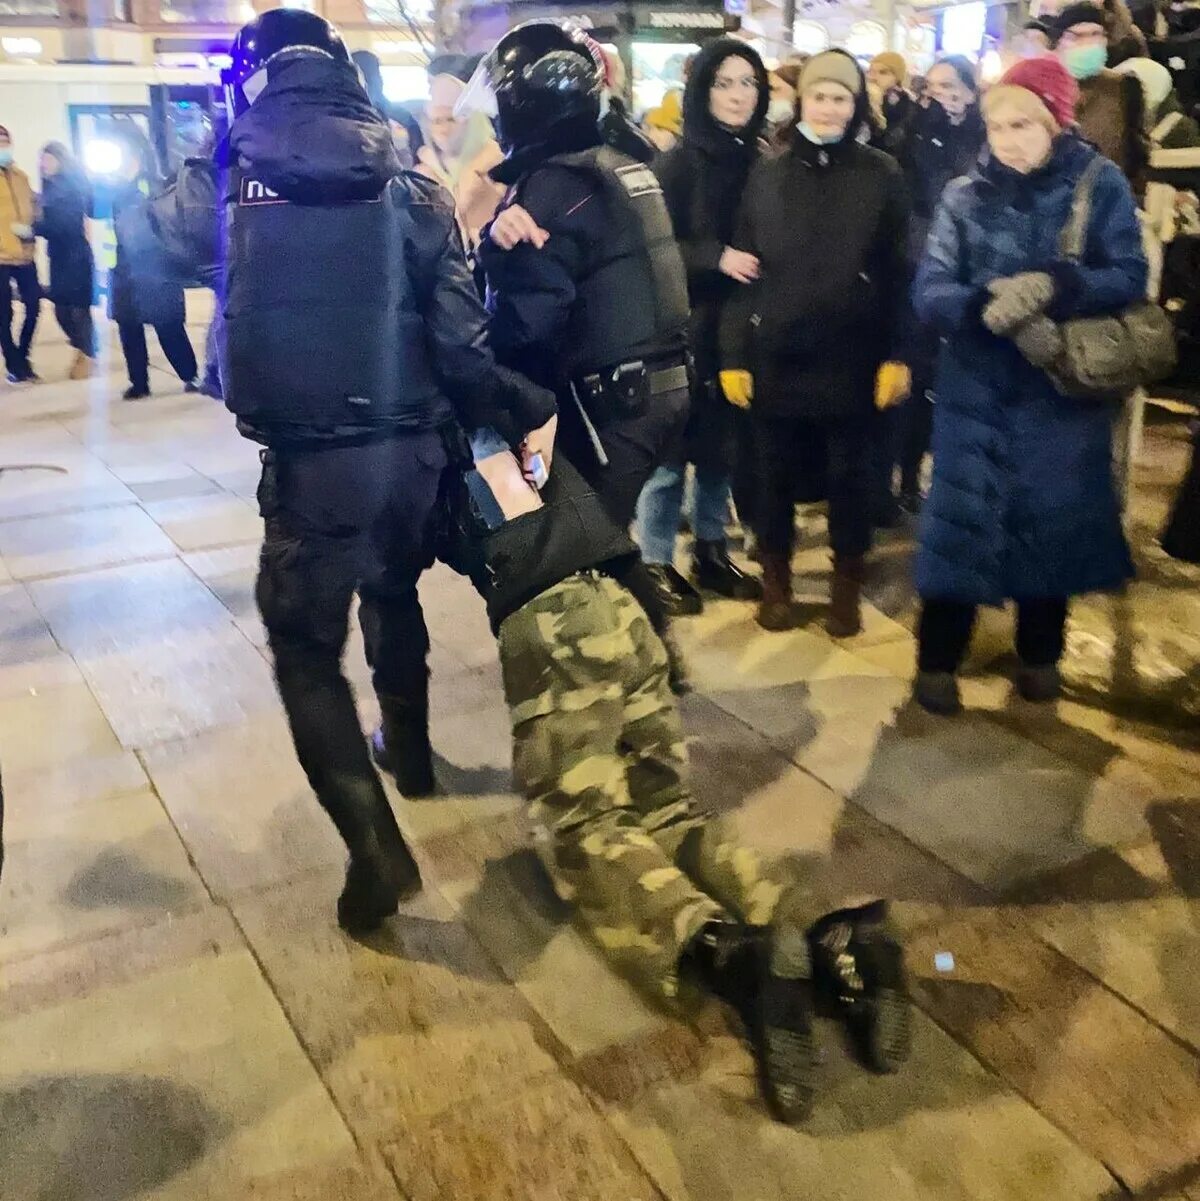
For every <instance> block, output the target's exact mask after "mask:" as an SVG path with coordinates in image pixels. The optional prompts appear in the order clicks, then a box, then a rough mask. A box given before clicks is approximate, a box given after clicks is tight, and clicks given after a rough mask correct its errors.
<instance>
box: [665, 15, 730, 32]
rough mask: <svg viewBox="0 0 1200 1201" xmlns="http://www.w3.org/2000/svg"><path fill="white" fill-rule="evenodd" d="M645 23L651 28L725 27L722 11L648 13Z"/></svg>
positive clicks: (721, 28) (722, 28)
mask: <svg viewBox="0 0 1200 1201" xmlns="http://www.w3.org/2000/svg"><path fill="white" fill-rule="evenodd" d="M646 24H647V25H649V26H650V28H651V29H720V30H724V28H725V14H724V13H712V12H708V13H650V14H649V16H648V18H647V20H646Z"/></svg>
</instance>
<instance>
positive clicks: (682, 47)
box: [633, 42, 700, 118]
mask: <svg viewBox="0 0 1200 1201" xmlns="http://www.w3.org/2000/svg"><path fill="white" fill-rule="evenodd" d="M699 49H700V47H699V46H697V45H696V44H695V43H693V42H634V43H633V111H634V115H635V116H637V117H638V118H640V117H641V116H642V114H643V113H644V112H645V111H646V110H647V109H649V108H657V107H658V105H660V104H662V100H663V97H664V96H665V95H666V94H667V93H668V92H670V91H673V90H678V91H682V90H683V64H684V63H685V62H687V60H688V59H689V58H690V57H691V56H692V55H693V54H695V53H696V52H697V51H698V50H699Z"/></svg>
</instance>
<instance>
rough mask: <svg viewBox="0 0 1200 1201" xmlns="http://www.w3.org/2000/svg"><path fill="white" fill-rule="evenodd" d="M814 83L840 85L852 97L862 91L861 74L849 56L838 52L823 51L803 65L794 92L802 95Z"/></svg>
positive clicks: (856, 64)
mask: <svg viewBox="0 0 1200 1201" xmlns="http://www.w3.org/2000/svg"><path fill="white" fill-rule="evenodd" d="M815 83H840V84H841V85H842V87H844V88H845V89H846V91H848V92H849V93H850V94H851V95H852V96H857V95H858V94H859V92H861V91H862V86H863V79H862V72H861V71H860V70H859V69H858V63H856V62H855V61H854V59H852V58H851V57H850V55H848V54H844V53H843V52H842V51H840V50H824V51H822V52H821V53H820V54H815V55H813V57H812V58H810V59H809V60H808V62H806V63H805V64H804V70H803V71H801V72H800V86H799V87H798V88H797V89H796V90H797V91H798V92H799V93H800V94H801V95H803V94H804V93H805V92H806V91H808V89H809V88H811V87H812V86H813V84H815Z"/></svg>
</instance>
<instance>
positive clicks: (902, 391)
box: [875, 363, 912, 412]
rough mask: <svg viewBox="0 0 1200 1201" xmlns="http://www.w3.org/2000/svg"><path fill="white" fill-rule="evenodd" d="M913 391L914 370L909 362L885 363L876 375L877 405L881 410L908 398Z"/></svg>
mask: <svg viewBox="0 0 1200 1201" xmlns="http://www.w3.org/2000/svg"><path fill="white" fill-rule="evenodd" d="M911 392H912V372H911V371H910V370H909V369H908V364H907V363H883V364H882V365H881V366H880V368H879V373H878V374H877V375H876V376H875V407H876V408H877V409H879V410H880V411H881V412H882V411H883V410H884V409H890V408H893V407H894V406H895V405H898V404H899V403H900V402H901V401H903V400H907V399H908V396H909V393H911Z"/></svg>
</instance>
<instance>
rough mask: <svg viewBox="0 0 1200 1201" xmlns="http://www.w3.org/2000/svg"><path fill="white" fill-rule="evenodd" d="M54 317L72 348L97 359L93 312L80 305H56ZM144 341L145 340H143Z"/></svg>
mask: <svg viewBox="0 0 1200 1201" xmlns="http://www.w3.org/2000/svg"><path fill="white" fill-rule="evenodd" d="M54 316H55V319H56V320H57V321H58V325H59V328H60V329H61V330H62V332H63V333H64V334H66V335H67V341H68V342H69V343H70V344H71V346H72V347H73V348H74V349H75V350H77V351H79V353H80V354H85V355H87V357H88V358H89V359H94V358H95V357H96V326H95V323H94V322H93V321H92V310H91V309H90V308H87V307H86V306H84V305H79V304H56V305H55V306H54ZM143 341H144V339H143Z"/></svg>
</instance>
